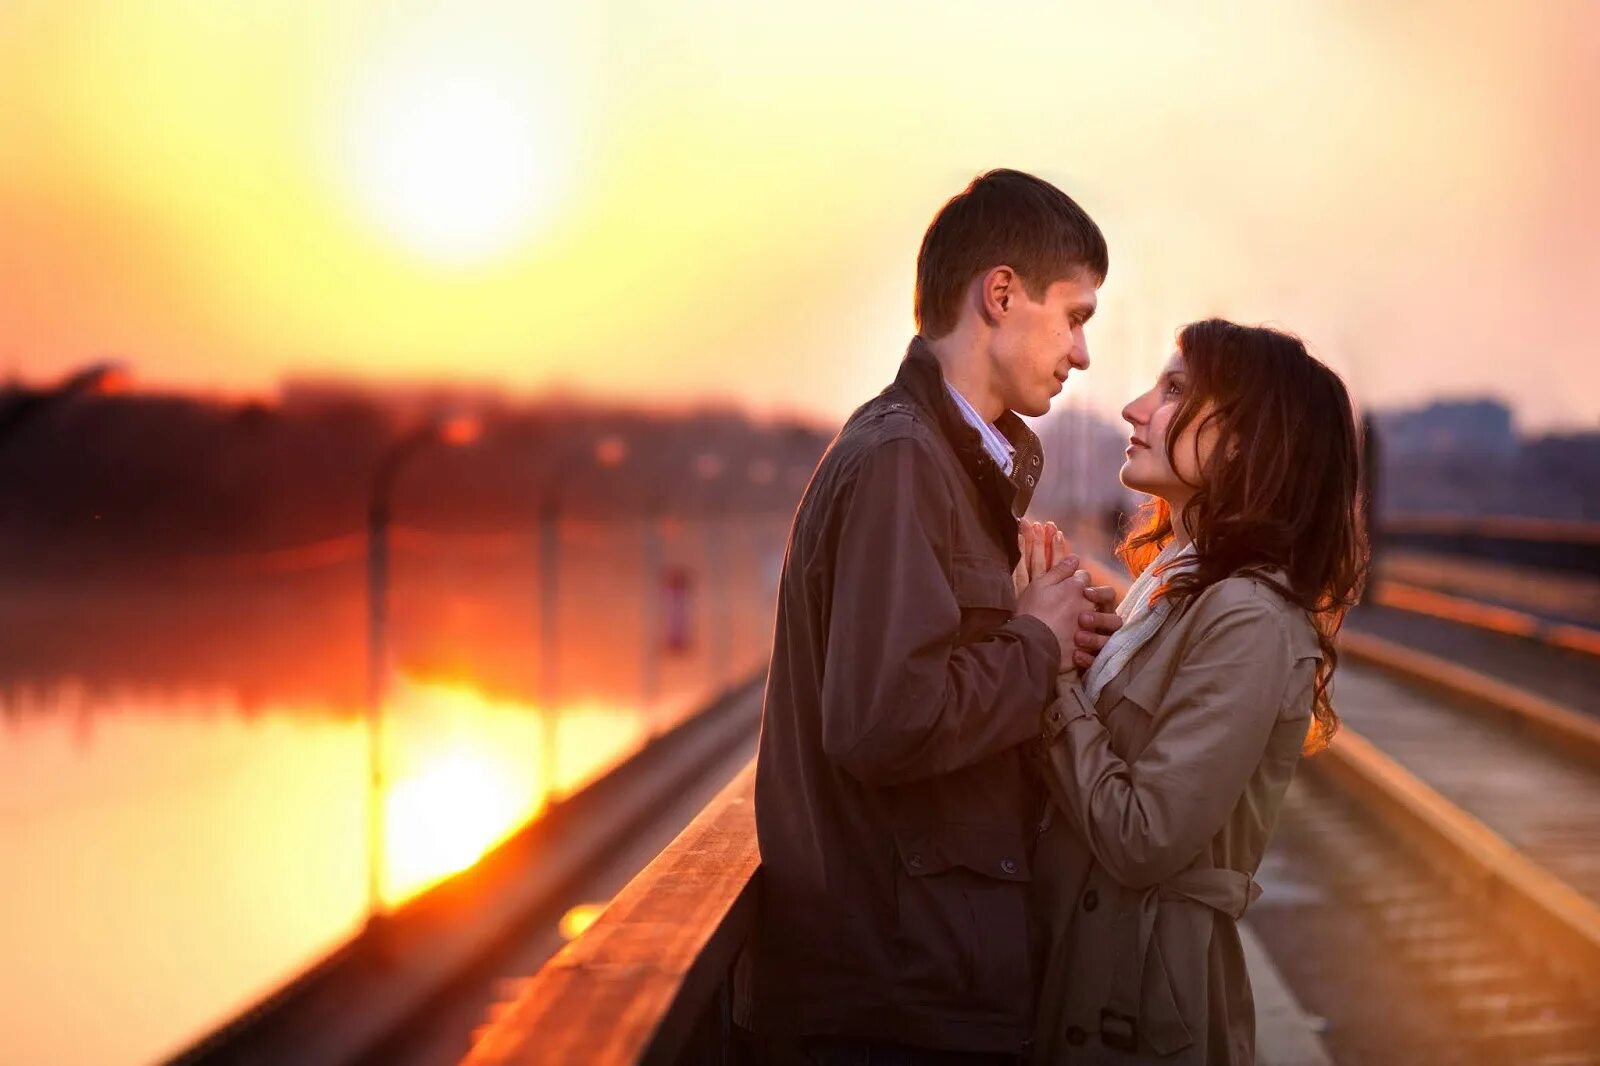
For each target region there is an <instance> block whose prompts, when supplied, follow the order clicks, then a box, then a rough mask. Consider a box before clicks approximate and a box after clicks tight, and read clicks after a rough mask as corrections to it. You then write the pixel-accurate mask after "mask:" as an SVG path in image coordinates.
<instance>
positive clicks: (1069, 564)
mask: <svg viewBox="0 0 1600 1066" xmlns="http://www.w3.org/2000/svg"><path fill="white" fill-rule="evenodd" d="M1077 567H1078V557H1077V556H1076V555H1069V556H1067V557H1066V558H1065V559H1058V560H1057V561H1056V565H1054V566H1052V567H1051V568H1050V569H1048V570H1046V571H1045V572H1044V574H1043V575H1042V576H1043V577H1044V578H1045V579H1047V582H1046V583H1047V584H1051V585H1059V584H1061V583H1062V582H1063V581H1070V580H1073V579H1076V578H1077V577H1078V569H1077ZM1034 580H1036V581H1037V580H1039V576H1035V578H1034Z"/></svg>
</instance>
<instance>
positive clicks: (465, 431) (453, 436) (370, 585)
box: [367, 417, 479, 927]
mask: <svg viewBox="0 0 1600 1066" xmlns="http://www.w3.org/2000/svg"><path fill="white" fill-rule="evenodd" d="M478 432H479V426H478V422H477V420H476V419H472V418H466V417H455V418H436V419H433V420H431V421H429V422H428V423H426V424H425V425H422V426H419V427H418V428H416V429H414V430H412V431H411V432H410V433H407V434H406V435H405V436H403V437H401V438H400V439H399V440H397V441H395V442H394V443H393V444H391V445H390V446H389V449H388V450H387V451H385V452H384V453H383V454H382V455H381V456H380V457H379V459H378V466H377V469H376V470H375V471H374V473H373V476H372V490H371V494H370V496H369V498H368V502H367V769H368V773H369V774H370V782H369V790H368V793H367V856H368V859H367V924H368V926H369V927H371V926H372V925H373V924H374V923H375V922H377V921H378V920H379V918H380V917H381V916H382V914H383V866H384V861H385V850H384V846H383V834H384V817H383V790H384V788H385V780H384V767H383V727H384V702H385V700H386V699H387V696H388V688H389V519H390V512H391V506H390V501H391V497H392V496H393V493H394V483H395V480H396V478H398V477H399V474H400V470H401V468H402V467H403V466H404V465H405V464H406V463H407V462H408V461H409V460H410V459H411V457H412V456H414V455H416V454H417V453H418V452H419V451H422V450H423V449H424V448H426V447H428V446H430V445H432V444H436V443H437V444H447V445H451V446H453V447H460V446H463V445H466V444H471V443H472V442H473V441H474V440H476V439H477V437H478Z"/></svg>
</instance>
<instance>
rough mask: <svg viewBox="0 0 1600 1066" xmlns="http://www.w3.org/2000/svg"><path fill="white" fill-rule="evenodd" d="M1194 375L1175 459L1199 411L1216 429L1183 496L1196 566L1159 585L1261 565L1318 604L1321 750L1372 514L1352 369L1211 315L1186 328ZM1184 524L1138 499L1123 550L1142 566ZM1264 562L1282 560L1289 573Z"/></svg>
mask: <svg viewBox="0 0 1600 1066" xmlns="http://www.w3.org/2000/svg"><path fill="white" fill-rule="evenodd" d="M1178 350H1179V351H1180V352H1182V353H1183V362H1184V367H1185V370H1186V371H1187V378H1188V384H1187V385H1186V386H1185V388H1184V396H1183V400H1182V404H1181V406H1180V407H1179V409H1178V411H1177V413H1176V414H1175V415H1174V416H1173V419H1172V422H1171V424H1170V425H1169V426H1168V427H1167V439H1166V448H1167V455H1168V457H1169V460H1170V459H1172V458H1173V457H1174V456H1175V455H1176V448H1177V444H1178V438H1179V437H1180V436H1181V435H1182V434H1183V432H1184V430H1185V429H1186V428H1187V427H1188V426H1190V425H1192V424H1195V423H1196V422H1197V421H1198V425H1197V426H1196V429H1197V431H1198V432H1201V433H1209V432H1212V430H1213V427H1214V430H1215V432H1216V434H1217V437H1216V444H1215V447H1214V448H1213V449H1212V451H1211V454H1210V457H1209V459H1208V460H1207V462H1206V463H1205V465H1204V468H1203V469H1201V471H1200V481H1199V484H1198V485H1196V486H1194V488H1195V492H1194V495H1193V496H1192V497H1191V498H1190V500H1189V502H1188V503H1187V504H1186V505H1185V506H1184V509H1183V524H1184V528H1185V529H1187V530H1188V531H1189V533H1190V535H1191V537H1192V538H1193V540H1194V546H1195V555H1196V562H1197V565H1196V566H1194V567H1193V568H1191V569H1189V570H1186V571H1180V572H1177V573H1175V574H1174V575H1173V577H1172V579H1171V580H1170V581H1168V582H1167V583H1166V584H1164V585H1163V586H1162V587H1161V588H1160V589H1159V590H1158V592H1157V593H1156V595H1157V596H1162V597H1170V598H1172V600H1173V601H1174V602H1175V603H1179V604H1181V603H1184V602H1188V601H1190V600H1192V599H1193V598H1194V597H1195V596H1198V595H1199V594H1200V593H1201V592H1202V591H1204V590H1205V589H1207V588H1209V587H1210V586H1211V585H1213V584H1215V583H1216V582H1218V581H1221V580H1222V579H1223V578H1225V577H1228V576H1230V575H1233V574H1237V573H1240V572H1241V571H1242V572H1247V573H1257V574H1260V576H1261V577H1262V579H1263V580H1265V581H1266V582H1267V583H1268V584H1269V585H1271V586H1272V587H1273V588H1274V589H1276V590H1277V592H1278V593H1279V594H1280V595H1282V596H1283V597H1284V598H1285V599H1287V600H1289V601H1290V602H1291V603H1294V604H1296V605H1298V606H1299V607H1301V608H1302V609H1304V610H1305V611H1306V612H1307V614H1309V615H1310V616H1311V619H1312V622H1313V624H1314V625H1315V626H1316V630H1317V640H1318V643H1319V644H1320V645H1321V646H1322V662H1321V664H1320V665H1319V666H1318V667H1317V679H1316V693H1315V697H1314V700H1313V704H1312V716H1313V721H1312V724H1311V729H1310V732H1309V733H1308V734H1307V737H1306V751H1307V752H1313V751H1317V750H1320V749H1321V748H1323V747H1324V746H1326V745H1327V743H1328V741H1329V740H1331V739H1332V738H1333V734H1334V733H1335V732H1336V731H1337V730H1338V728H1339V716H1338V714H1337V713H1336V712H1335V711H1334V709H1333V701H1332V699H1331V697H1330V693H1329V684H1330V682H1331V681H1332V679H1333V671H1334V668H1335V667H1336V666H1337V665H1338V661H1339V653H1338V650H1337V648H1336V647H1335V640H1336V638H1337V636H1338V633H1339V627H1340V625H1341V624H1343V622H1344V615H1345V612H1346V611H1348V610H1349V609H1350V608H1351V607H1352V606H1354V604H1355V603H1356V601H1357V600H1358V599H1359V597H1360V595H1361V589H1362V586H1363V585H1364V583H1365V580H1366V573H1367V558H1368V554H1367V536H1366V530H1365V528H1364V526H1363V524H1362V518H1361V515H1362V509H1361V506H1360V502H1361V501H1360V499H1359V496H1360V492H1361V477H1360V466H1361V460H1360V456H1361V441H1360V434H1359V432H1358V430H1357V428H1356V419H1355V413H1354V411H1353V410H1352V408H1351V404H1350V395H1349V393H1348V392H1347V391H1346V390H1345V387H1344V382H1343V381H1341V380H1340V379H1339V376H1338V375H1337V374H1335V373H1334V372H1333V371H1332V370H1329V369H1328V368H1327V367H1326V366H1324V365H1323V364H1322V363H1320V362H1318V361H1317V360H1316V359H1315V358H1313V357H1312V356H1311V354H1310V353H1309V352H1307V351H1306V348H1305V345H1304V344H1302V343H1301V342H1300V340H1299V338H1297V337H1294V336H1291V335H1289V334H1287V333H1282V332H1280V331H1278V330H1275V329H1268V328H1265V327H1258V326H1240V325H1235V324H1234V323H1232V322H1225V321H1223V320H1221V319H1215V318H1213V319H1207V320H1205V321H1203V322H1195V323H1192V324H1190V325H1188V326H1185V327H1184V328H1183V329H1182V330H1181V331H1180V332H1179V334H1178ZM1172 536H1173V529H1172V514H1171V511H1170V508H1169V507H1168V505H1167V503H1166V501H1165V500H1161V499H1152V500H1150V501H1149V502H1148V503H1146V504H1145V505H1144V506H1143V507H1142V508H1140V510H1139V512H1138V514H1137V515H1135V516H1134V519H1133V522H1132V523H1131V524H1130V526H1129V528H1128V532H1127V534H1126V535H1125V536H1124V537H1123V539H1122V542H1121V543H1120V544H1119V545H1118V547H1117V555H1118V557H1120V558H1121V559H1122V561H1123V562H1124V563H1125V564H1127V566H1128V569H1129V570H1130V571H1131V572H1133V573H1134V574H1135V575H1137V574H1139V573H1140V572H1142V571H1143V570H1144V569H1145V568H1146V567H1147V566H1149V565H1150V563H1151V561H1152V560H1154V558H1155V557H1156V555H1157V554H1158V553H1159V552H1160V551H1161V549H1162V548H1163V547H1165V546H1166V545H1167V544H1168V543H1169V542H1170V541H1171V540H1172ZM1265 571H1282V574H1283V577H1284V579H1285V580H1281V581H1280V580H1278V579H1277V578H1276V577H1274V576H1273V575H1271V574H1267V573H1263V572H1265Z"/></svg>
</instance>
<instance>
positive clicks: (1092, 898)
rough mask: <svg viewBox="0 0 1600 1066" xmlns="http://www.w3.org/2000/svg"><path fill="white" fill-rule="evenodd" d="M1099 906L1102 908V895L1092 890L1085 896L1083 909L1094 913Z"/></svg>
mask: <svg viewBox="0 0 1600 1066" xmlns="http://www.w3.org/2000/svg"><path fill="white" fill-rule="evenodd" d="M1098 906H1100V893H1098V892H1096V891H1095V890H1094V889H1092V888H1091V889H1090V890H1089V891H1087V892H1085V893H1084V894H1083V909H1084V910H1086V911H1092V910H1094V909H1095V908H1096V907H1098Z"/></svg>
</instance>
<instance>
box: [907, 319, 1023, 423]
mask: <svg viewBox="0 0 1600 1066" xmlns="http://www.w3.org/2000/svg"><path fill="white" fill-rule="evenodd" d="M924 343H926V344H927V346H928V350H929V351H931V352H933V357H934V358H935V359H937V360H938V361H939V369H940V370H941V371H943V373H944V379H945V381H947V382H949V384H950V386H951V387H952V388H954V389H955V390H956V391H957V392H959V393H960V394H961V395H962V396H963V397H964V398H965V399H966V401H967V402H968V403H970V404H971V405H972V409H973V410H974V411H977V412H978V414H979V415H980V416H981V417H982V418H983V420H984V421H985V422H994V421H997V420H998V419H999V418H1000V416H1001V415H1003V414H1005V411H1006V406H1005V404H1003V403H1001V402H1000V398H999V397H997V396H996V395H995V394H994V388H993V385H992V384H991V381H990V370H989V360H988V358H987V357H986V356H985V354H984V351H983V346H982V344H981V343H980V342H979V339H978V338H976V337H971V336H967V335H965V334H964V333H963V331H961V330H959V329H958V330H956V331H955V332H954V333H948V334H946V335H945V336H943V337H940V338H939V339H938V340H935V341H930V340H927V339H926V338H924Z"/></svg>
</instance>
